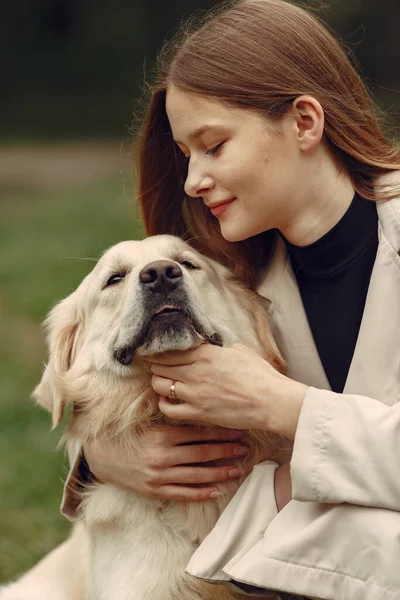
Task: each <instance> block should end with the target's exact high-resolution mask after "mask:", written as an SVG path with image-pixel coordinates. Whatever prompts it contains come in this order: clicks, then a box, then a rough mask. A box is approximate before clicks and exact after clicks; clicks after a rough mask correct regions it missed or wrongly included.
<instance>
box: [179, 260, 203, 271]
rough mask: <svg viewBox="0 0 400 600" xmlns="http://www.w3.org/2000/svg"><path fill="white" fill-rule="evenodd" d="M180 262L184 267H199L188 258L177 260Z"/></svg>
mask: <svg viewBox="0 0 400 600" xmlns="http://www.w3.org/2000/svg"><path fill="white" fill-rule="evenodd" d="M179 262H180V264H181V265H182V267H186V269H199V268H200V267H197V266H196V265H194V264H193V263H192V262H190V260H186V259H185V260H181V261H179Z"/></svg>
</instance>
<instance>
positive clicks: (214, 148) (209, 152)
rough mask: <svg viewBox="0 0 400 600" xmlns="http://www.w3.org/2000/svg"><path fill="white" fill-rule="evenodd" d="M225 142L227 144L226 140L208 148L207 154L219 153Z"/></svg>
mask: <svg viewBox="0 0 400 600" xmlns="http://www.w3.org/2000/svg"><path fill="white" fill-rule="evenodd" d="M224 144H225V142H220V143H219V144H217V145H216V146H213V147H212V148H210V149H209V150H207V152H206V154H213V155H216V154H219V153H220V151H221V150H222V147H223V145H224Z"/></svg>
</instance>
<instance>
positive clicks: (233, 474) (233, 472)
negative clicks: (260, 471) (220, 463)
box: [229, 467, 242, 477]
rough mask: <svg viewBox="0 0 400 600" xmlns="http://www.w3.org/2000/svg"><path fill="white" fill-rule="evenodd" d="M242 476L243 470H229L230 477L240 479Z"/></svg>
mask: <svg viewBox="0 0 400 600" xmlns="http://www.w3.org/2000/svg"><path fill="white" fill-rule="evenodd" d="M241 474H242V471H241V469H238V468H237V467H235V468H234V469H230V470H229V477H239V475H241Z"/></svg>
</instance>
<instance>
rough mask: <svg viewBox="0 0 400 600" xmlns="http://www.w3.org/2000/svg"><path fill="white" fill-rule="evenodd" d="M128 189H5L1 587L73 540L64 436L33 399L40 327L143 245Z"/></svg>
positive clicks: (1, 234)
mask: <svg viewBox="0 0 400 600" xmlns="http://www.w3.org/2000/svg"><path fill="white" fill-rule="evenodd" d="M131 188H132V184H131V182H130V183H129V184H128V185H127V184H126V182H124V181H123V180H122V177H121V176H116V177H114V178H112V179H108V180H105V181H102V182H97V183H95V184H88V185H85V186H82V185H80V186H73V185H71V186H68V187H64V188H63V189H51V190H44V191H39V190H31V189H29V188H24V187H22V186H21V188H19V189H15V188H12V189H11V188H9V189H4V188H3V189H1V188H0V380H1V386H0V582H4V581H7V580H9V579H12V578H14V577H16V576H18V574H20V573H21V572H22V571H24V570H26V569H28V568H29V567H31V566H32V565H33V564H34V563H35V562H37V560H38V559H39V558H40V557H41V556H43V555H44V554H45V553H46V552H48V551H49V550H50V549H51V548H53V547H54V546H56V545H57V544H58V543H59V542H60V541H62V540H63V539H64V538H65V537H66V535H67V534H68V530H69V524H68V522H67V521H66V520H65V519H63V518H62V517H61V516H60V514H59V504H60V500H61V495H62V487H63V484H62V481H63V479H64V478H65V475H66V472H67V469H68V464H67V461H66V460H65V457H64V455H63V452H62V451H58V452H57V451H56V446H57V441H58V439H59V437H60V431H55V432H51V433H50V431H49V430H50V417H49V415H48V414H47V413H46V412H45V411H43V410H41V409H40V408H38V407H36V406H35V405H34V404H33V402H32V401H31V399H30V394H31V392H32V390H33V388H34V386H35V385H36V384H37V383H38V381H39V379H40V376H41V371H42V366H43V362H44V359H45V347H44V336H43V332H42V330H41V327H40V323H41V321H42V320H43V318H44V316H45V314H46V313H47V311H48V310H49V308H50V307H51V306H52V305H53V304H54V303H55V302H56V301H57V300H59V299H61V298H63V297H64V296H66V295H67V294H69V293H70V292H71V291H72V290H73V289H75V287H76V286H77V285H78V284H79V282H80V281H81V279H82V278H83V276H84V275H85V274H86V273H87V272H88V271H89V270H90V269H91V267H92V265H93V263H92V262H91V261H86V260H81V259H82V258H97V257H98V256H99V254H100V253H101V252H102V251H103V250H104V249H105V248H107V247H108V246H110V245H112V244H114V243H116V242H118V241H119V240H122V239H134V238H139V237H142V233H141V229H140V226H139V225H138V218H137V214H136V210H135V207H134V202H133V200H132V192H131Z"/></svg>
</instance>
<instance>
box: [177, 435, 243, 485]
mask: <svg viewBox="0 0 400 600" xmlns="http://www.w3.org/2000/svg"><path fill="white" fill-rule="evenodd" d="M247 452H248V448H247V447H246V446H242V445H238V444H231V443H229V442H226V443H223V444H195V445H193V446H177V447H176V448H174V449H173V450H172V451H171V452H170V455H169V457H168V458H169V460H170V461H171V460H172V461H173V464H174V465H187V464H192V465H193V464H199V463H206V462H210V461H215V460H220V459H230V458H231V459H234V458H238V457H240V456H244V455H245V454H247ZM216 481H217V480H216Z"/></svg>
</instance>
